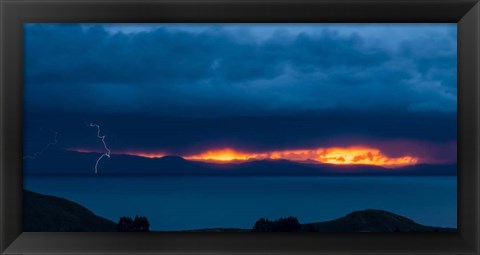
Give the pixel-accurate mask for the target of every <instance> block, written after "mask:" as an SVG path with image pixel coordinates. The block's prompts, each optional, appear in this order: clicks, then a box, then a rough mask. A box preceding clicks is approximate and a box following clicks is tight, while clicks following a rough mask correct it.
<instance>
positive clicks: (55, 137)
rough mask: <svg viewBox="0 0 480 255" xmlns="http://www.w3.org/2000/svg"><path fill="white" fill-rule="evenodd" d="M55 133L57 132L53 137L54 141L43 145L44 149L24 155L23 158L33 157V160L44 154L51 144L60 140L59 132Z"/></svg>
mask: <svg viewBox="0 0 480 255" xmlns="http://www.w3.org/2000/svg"><path fill="white" fill-rule="evenodd" d="M54 133H55V136H54V138H53V142H50V143H48V144H47V145H45V147H43V149H42V150H40V151H37V152H35V153H33V154H32V155H27V156H25V157H23V159H31V160H33V159H36V158H37V157H38V156H40V155H42V154H43V153H44V152H45V151H46V150H47V149H48V148H49V147H50V146H53V145H56V144H57V142H58V140H57V136H58V132H57V131H54Z"/></svg>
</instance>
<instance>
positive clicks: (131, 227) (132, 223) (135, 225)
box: [117, 215, 150, 232]
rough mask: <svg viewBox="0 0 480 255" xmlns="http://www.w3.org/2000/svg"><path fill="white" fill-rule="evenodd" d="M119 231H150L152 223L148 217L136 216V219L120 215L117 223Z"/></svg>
mask: <svg viewBox="0 0 480 255" xmlns="http://www.w3.org/2000/svg"><path fill="white" fill-rule="evenodd" d="M117 231H118V232H149V231H150V223H149V222H148V219H147V218H146V217H143V216H138V215H137V216H135V219H134V220H132V218H130V217H127V216H124V217H120V220H119V221H118V224H117Z"/></svg>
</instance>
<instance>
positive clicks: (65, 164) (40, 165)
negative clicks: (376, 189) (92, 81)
mask: <svg viewBox="0 0 480 255" xmlns="http://www.w3.org/2000/svg"><path fill="white" fill-rule="evenodd" d="M100 155H101V154H99V153H81V152H74V151H63V150H49V151H46V152H45V153H44V154H43V155H42V156H41V157H38V158H36V159H35V160H28V159H26V160H25V161H24V169H25V173H26V174H94V165H95V162H96V160H97V159H98V157H99V156H100ZM456 173H457V166H456V165H428V164H419V165H413V166H406V167H400V168H394V169H389V168H384V167H380V166H372V165H334V164H316V163H311V162H295V161H289V160H285V159H281V160H266V159H264V160H252V161H245V162H239V161H235V162H230V163H213V162H200V161H191V160H186V159H184V158H182V157H178V156H165V157H162V158H145V157H139V156H131V155H116V154H112V155H111V157H110V158H104V159H103V160H102V161H101V162H100V164H99V174H101V175H130V174H142V175H206V176H334V175H379V176H390V175H406V176H421V175H427V176H445V175H456Z"/></svg>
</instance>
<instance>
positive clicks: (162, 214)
mask: <svg viewBox="0 0 480 255" xmlns="http://www.w3.org/2000/svg"><path fill="white" fill-rule="evenodd" d="M24 187H25V189H27V190H31V191H34V192H38V193H42V194H48V195H54V196H59V197H63V198H66V199H68V200H71V201H74V202H77V203H79V204H81V205H83V206H85V207H87V208H88V209H89V210H91V211H93V212H94V213H95V214H97V215H99V216H102V217H105V218H108V219H110V220H112V221H114V222H118V219H119V217H121V216H132V217H133V216H135V215H142V216H146V217H147V218H148V219H149V221H150V225H151V227H150V228H151V229H152V230H186V229H199V228H211V227H240V228H251V227H252V226H253V225H254V223H255V222H256V221H257V220H258V219H259V218H261V217H266V218H270V219H275V218H279V217H286V216H295V217H297V218H298V219H299V221H300V223H308V222H319V221H325V220H331V219H335V218H338V217H341V216H344V215H345V214H347V213H350V212H352V211H355V210H363V209H383V210H388V211H390V212H393V213H396V214H400V215H402V216H405V217H408V218H410V219H412V220H414V221H416V222H418V223H420V224H424V225H431V226H441V227H456V225H457V224H456V222H457V182H456V177H163V176H155V177H152V176H147V177H131V176H128V177H125V176H124V177H111V176H89V177H86V176H55V177H52V176H25V177H24Z"/></svg>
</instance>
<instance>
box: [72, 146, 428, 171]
mask: <svg viewBox="0 0 480 255" xmlns="http://www.w3.org/2000/svg"><path fill="white" fill-rule="evenodd" d="M68 150H71V151H76V152H85V153H87V152H96V153H100V152H99V151H94V150H87V149H68ZM112 154H123V155H132V156H139V157H145V158H161V157H164V156H166V155H168V154H165V153H159V152H133V151H123V152H118V151H117V152H113V151H112ZM182 157H183V158H185V159H187V160H196V161H209V162H217V163H228V162H234V161H247V160H262V159H271V160H278V159H286V160H291V161H297V162H302V161H309V162H311V163H324V164H338V165H374V166H383V167H390V168H395V167H402V166H408V165H415V164H417V163H418V162H419V159H418V158H417V157H414V156H411V155H405V156H402V157H388V156H387V155H385V154H383V153H382V152H381V151H380V150H379V149H376V148H368V147H365V146H351V147H330V148H314V149H296V150H278V151H270V152H259V153H253V152H242V151H237V150H234V149H231V148H222V149H214V150H208V151H205V152H201V153H198V154H192V155H183V156H182Z"/></svg>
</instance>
